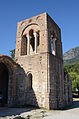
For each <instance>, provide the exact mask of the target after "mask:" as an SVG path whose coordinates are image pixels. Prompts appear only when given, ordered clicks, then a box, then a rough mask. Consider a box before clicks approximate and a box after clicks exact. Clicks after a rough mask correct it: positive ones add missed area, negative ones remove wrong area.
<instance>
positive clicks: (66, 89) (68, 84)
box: [64, 72, 72, 105]
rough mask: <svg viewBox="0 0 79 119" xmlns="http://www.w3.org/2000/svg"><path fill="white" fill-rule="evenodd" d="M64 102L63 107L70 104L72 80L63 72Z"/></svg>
mask: <svg viewBox="0 0 79 119" xmlns="http://www.w3.org/2000/svg"><path fill="white" fill-rule="evenodd" d="M64 102H65V105H69V104H72V80H71V79H70V77H69V74H68V73H67V72H64Z"/></svg>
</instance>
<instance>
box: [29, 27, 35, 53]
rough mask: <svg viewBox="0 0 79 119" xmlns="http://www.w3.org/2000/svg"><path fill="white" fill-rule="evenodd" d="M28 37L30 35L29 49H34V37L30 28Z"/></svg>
mask: <svg viewBox="0 0 79 119" xmlns="http://www.w3.org/2000/svg"><path fill="white" fill-rule="evenodd" d="M29 37H30V45H31V50H32V51H35V38H34V35H33V30H32V29H31V30H30V31H29Z"/></svg>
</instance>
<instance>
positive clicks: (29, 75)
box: [28, 73, 32, 89]
mask: <svg viewBox="0 0 79 119" xmlns="http://www.w3.org/2000/svg"><path fill="white" fill-rule="evenodd" d="M28 89H32V74H31V73H29V74H28Z"/></svg>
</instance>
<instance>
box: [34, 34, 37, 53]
mask: <svg viewBox="0 0 79 119" xmlns="http://www.w3.org/2000/svg"><path fill="white" fill-rule="evenodd" d="M34 37H35V53H37V33H36V32H35V33H34Z"/></svg>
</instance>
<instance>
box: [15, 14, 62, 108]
mask: <svg viewBox="0 0 79 119" xmlns="http://www.w3.org/2000/svg"><path fill="white" fill-rule="evenodd" d="M15 57H16V62H17V63H18V64H20V66H21V67H22V68H23V69H24V71H25V74H26V79H25V82H26V88H25V92H24V93H25V95H26V96H25V103H26V104H28V105H34V106H39V107H44V108H48V109H58V108H62V107H63V104H64V77H63V59H62V43H61V30H60V28H59V27H58V25H57V24H56V23H55V22H54V21H53V20H52V19H51V17H50V16H49V15H48V14H47V13H43V14H40V15H38V16H35V17H32V18H30V19H27V20H23V21H21V22H19V23H18V26H17V38H16V52H15Z"/></svg>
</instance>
